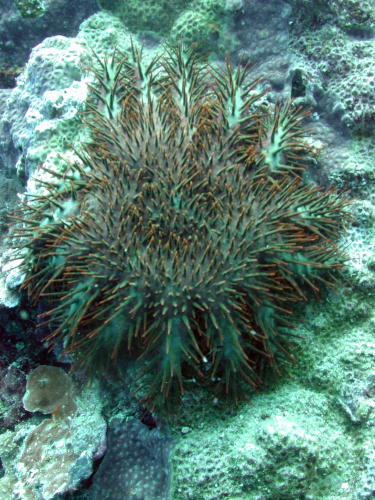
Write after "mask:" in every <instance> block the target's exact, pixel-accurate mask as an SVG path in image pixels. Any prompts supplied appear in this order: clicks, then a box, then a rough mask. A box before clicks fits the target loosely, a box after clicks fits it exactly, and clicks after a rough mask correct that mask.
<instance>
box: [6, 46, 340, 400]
mask: <svg viewBox="0 0 375 500" xmlns="http://www.w3.org/2000/svg"><path fill="white" fill-rule="evenodd" d="M98 64H99V69H98V71H97V72H96V75H97V79H98V83H97V86H96V87H94V88H93V92H92V97H91V102H90V104H89V113H88V117H87V124H88V126H89V127H90V129H91V132H92V140H91V141H90V142H88V143H87V144H86V147H85V149H84V151H81V152H80V153H79V156H80V158H81V162H80V163H78V162H77V163H75V164H67V165H66V170H65V171H61V170H60V172H56V171H55V172H53V171H50V170H48V169H46V168H45V169H44V170H45V171H46V172H47V173H49V174H50V175H52V176H55V178H53V177H52V178H51V180H50V181H49V182H45V181H43V183H42V187H43V189H44V194H42V195H41V196H39V197H36V198H34V197H33V199H32V200H31V201H29V202H27V203H25V205H24V209H23V212H22V215H20V218H19V220H20V224H19V227H18V229H16V232H15V233H14V235H13V236H14V237H18V238H19V240H18V244H19V245H20V247H21V248H25V247H26V248H27V254H26V258H25V265H24V271H25V273H26V280H25V282H24V285H23V287H24V288H27V290H28V292H29V294H30V296H31V298H32V299H33V300H34V301H35V302H37V301H39V300H45V299H46V300H47V302H49V303H50V304H51V305H50V308H49V310H48V311H47V312H45V313H43V314H42V315H40V317H41V321H42V322H43V323H44V322H46V323H48V322H49V321H51V320H52V321H53V322H55V323H56V327H55V328H54V329H53V331H52V332H51V334H50V335H49V336H48V339H49V340H53V341H55V342H56V341H57V340H58V339H60V338H61V337H65V341H66V349H67V351H68V352H70V351H77V353H78V356H79V358H80V361H81V362H83V363H84V365H86V366H88V367H90V366H94V367H95V368H96V367H97V364H98V363H99V362H101V361H103V364H107V365H110V364H111V363H113V362H114V361H116V362H120V363H122V362H123V360H125V359H126V358H127V357H129V356H130V357H133V358H139V357H141V358H144V359H145V360H146V367H147V368H146V371H147V372H148V373H150V374H151V375H152V380H150V381H148V382H147V383H146V385H147V393H148V397H149V398H150V400H151V401H152V402H154V403H157V404H162V403H164V400H169V399H171V400H173V399H174V396H175V395H176V396H177V395H179V394H182V393H183V391H184V389H183V386H184V381H185V379H186V378H191V377H192V376H194V377H196V378H197V379H198V380H200V381H201V383H203V384H206V385H213V386H214V387H215V388H216V390H217V391H218V392H224V393H227V394H231V395H233V396H235V397H237V396H238V395H239V394H241V393H242V391H243V387H242V386H243V383H244V384H245V385H247V384H249V385H251V386H257V385H259V383H260V382H261V378H262V374H263V372H264V370H265V368H266V367H268V366H270V367H273V368H277V367H279V365H280V364H281V365H282V364H283V363H284V362H285V361H287V360H290V359H291V355H290V354H289V347H290V344H291V342H292V340H293V335H292V333H291V329H292V328H293V326H294V323H295V321H296V315H295V314H294V313H293V310H295V309H296V307H295V306H296V303H298V302H301V301H306V300H307V297H308V293H309V292H308V290H310V291H312V292H315V293H318V292H319V287H322V286H323V287H324V286H327V285H328V286H331V285H333V283H334V281H335V278H334V271H335V270H337V269H338V268H340V266H341V262H342V256H341V255H340V252H339V251H338V249H337V247H336V244H335V240H337V238H338V237H339V236H340V233H341V230H342V228H343V225H344V224H345V220H346V215H345V208H344V207H345V201H343V200H341V199H340V197H338V196H337V193H335V192H331V191H326V192H324V191H322V190H321V189H319V188H317V187H314V186H309V185H308V184H307V182H306V181H304V180H303V177H304V172H303V171H304V168H305V167H306V166H307V165H308V163H309V161H310V157H311V152H310V149H309V147H308V146H307V144H306V143H305V141H304V132H303V129H302V128H301V122H302V120H303V119H304V118H305V116H306V113H304V112H302V111H301V110H300V109H299V108H294V107H293V106H292V104H290V103H286V104H277V105H276V106H275V107H274V108H273V109H272V108H271V109H269V106H267V105H266V104H265V103H264V104H261V103H262V99H263V95H264V92H262V91H260V90H259V89H257V86H258V83H259V82H258V81H257V80H255V81H251V80H249V78H248V71H247V67H245V68H241V67H238V68H237V69H236V70H233V69H232V68H231V66H230V65H229V63H228V65H227V67H226V68H225V69H219V68H214V67H211V66H208V65H206V64H204V63H203V62H201V61H199V59H198V58H197V56H196V55H194V54H193V53H192V52H189V51H184V50H182V49H181V48H176V49H170V50H166V54H165V55H164V56H163V57H161V58H160V57H158V58H155V59H154V60H152V61H151V63H150V64H149V65H147V66H144V65H143V64H142V59H141V54H140V53H139V52H138V51H137V49H136V48H135V47H133V49H132V51H131V52H130V54H129V55H128V56H122V57H120V56H119V55H117V54H114V55H113V56H112V57H111V58H109V59H107V60H105V61H104V62H103V61H101V60H98ZM165 145H167V146H165Z"/></svg>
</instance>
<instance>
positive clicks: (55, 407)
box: [23, 365, 76, 415]
mask: <svg viewBox="0 0 375 500" xmlns="http://www.w3.org/2000/svg"><path fill="white" fill-rule="evenodd" d="M23 406H24V408H25V410H27V411H31V412H34V411H40V412H41V413H45V414H46V413H47V414H48V413H59V414H60V415H69V414H71V413H74V411H75V410H76V405H75V403H74V397H73V382H72V379H71V377H69V375H68V374H67V373H66V372H65V371H64V370H63V369H62V368H59V367H57V366H50V365H39V366H37V367H36V368H35V369H34V370H32V371H31V372H30V373H29V374H28V377H27V384H26V392H25V395H24V397H23Z"/></svg>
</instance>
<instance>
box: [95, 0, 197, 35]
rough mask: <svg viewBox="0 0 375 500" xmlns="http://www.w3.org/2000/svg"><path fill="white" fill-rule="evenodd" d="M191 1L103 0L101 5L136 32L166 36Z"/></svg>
mask: <svg viewBox="0 0 375 500" xmlns="http://www.w3.org/2000/svg"><path fill="white" fill-rule="evenodd" d="M189 4H190V0H173V1H171V0H123V1H119V0H117V1H115V2H113V1H108V0H102V1H101V2H100V5H101V7H102V8H104V9H107V10H109V11H111V12H113V13H114V14H116V15H118V16H119V17H120V19H121V20H122V21H123V23H124V24H125V25H126V26H127V27H128V28H129V29H130V30H131V31H134V32H153V33H156V34H159V35H165V34H167V33H168V32H169V30H170V28H171V26H172V24H173V21H174V20H175V19H176V17H177V16H178V15H179V14H180V12H182V10H183V9H184V8H186V7H188V6H189Z"/></svg>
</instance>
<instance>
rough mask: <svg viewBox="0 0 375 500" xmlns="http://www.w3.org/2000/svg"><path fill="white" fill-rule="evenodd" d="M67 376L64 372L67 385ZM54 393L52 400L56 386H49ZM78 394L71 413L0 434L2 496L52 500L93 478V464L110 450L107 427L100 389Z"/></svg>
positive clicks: (0, 483)
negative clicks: (2, 468) (106, 449)
mask: <svg viewBox="0 0 375 500" xmlns="http://www.w3.org/2000/svg"><path fill="white" fill-rule="evenodd" d="M53 368H54V367H49V369H50V370H51V369H53ZM43 370H44V371H46V368H45V367H43ZM61 371H62V370H61ZM60 373H61V372H60ZM55 375H56V373H55ZM66 377H68V375H67V374H66V373H64V382H63V385H65V383H66ZM51 380H52V379H51ZM49 389H50V391H51V392H52V396H51V397H50V401H51V400H53V399H54V390H55V388H54V387H53V386H52V387H51V385H49ZM77 393H78V395H77V396H76V397H75V398H74V403H75V408H74V409H73V408H72V407H71V409H72V410H73V411H72V412H68V413H67V412H65V413H64V412H61V411H60V412H57V413H56V414H55V417H54V418H46V419H43V420H42V421H41V422H40V418H38V417H35V419H32V420H29V421H28V422H27V423H25V425H23V426H22V425H19V426H17V427H16V428H15V430H14V431H7V432H5V433H2V434H1V435H0V456H1V460H2V464H3V466H4V469H5V475H4V476H3V477H2V478H1V479H0V494H1V495H2V497H1V498H6V499H7V500H16V499H17V500H34V499H35V498H38V499H40V500H52V499H55V498H58V495H59V494H61V495H63V494H65V493H67V492H70V491H74V490H76V489H77V488H78V486H79V485H80V484H81V482H82V481H83V480H84V479H86V478H88V477H89V476H91V475H92V473H93V461H94V460H95V459H98V458H100V457H101V456H102V455H103V453H104V451H105V431H106V424H105V421H104V419H103V417H102V416H101V403H100V399H99V398H98V391H97V387H96V386H94V385H91V386H90V387H85V388H84V390H83V391H77ZM55 402H56V403H57V405H58V404H59V402H58V401H55ZM45 408H46V407H45ZM54 409H55V410H58V409H59V408H58V406H56V407H55V408H54Z"/></svg>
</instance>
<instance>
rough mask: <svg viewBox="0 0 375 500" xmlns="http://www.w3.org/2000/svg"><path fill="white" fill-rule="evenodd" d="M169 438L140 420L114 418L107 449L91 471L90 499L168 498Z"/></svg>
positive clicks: (169, 475)
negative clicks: (92, 474)
mask: <svg viewBox="0 0 375 500" xmlns="http://www.w3.org/2000/svg"><path fill="white" fill-rule="evenodd" d="M170 448H171V439H170V438H168V437H166V436H164V435H163V434H162V432H161V431H160V430H158V429H152V430H150V429H148V428H147V427H146V426H145V425H144V424H142V423H141V422H140V421H139V420H135V419H131V420H129V421H127V422H122V421H121V419H119V418H117V419H113V420H112V422H111V423H110V426H109V430H108V452H107V453H106V455H105V457H104V459H103V461H102V463H101V464H100V466H99V469H98V471H97V472H96V474H95V475H94V479H93V485H92V488H91V489H90V498H91V499H92V500H136V499H142V500H167V499H168V498H170V496H169V492H170V479H171V466H170V461H169V454H170Z"/></svg>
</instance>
